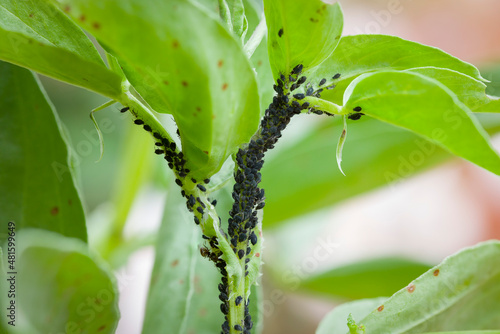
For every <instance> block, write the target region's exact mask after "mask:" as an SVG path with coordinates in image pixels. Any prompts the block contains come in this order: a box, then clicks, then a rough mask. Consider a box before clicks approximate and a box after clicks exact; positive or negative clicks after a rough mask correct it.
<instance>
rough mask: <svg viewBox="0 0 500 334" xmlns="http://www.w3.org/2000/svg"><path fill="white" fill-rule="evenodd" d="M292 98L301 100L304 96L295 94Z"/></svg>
mask: <svg viewBox="0 0 500 334" xmlns="http://www.w3.org/2000/svg"><path fill="white" fill-rule="evenodd" d="M293 97H294V98H296V99H297V100H302V99H303V98H305V97H306V96H305V95H304V94H295V95H294V96H293Z"/></svg>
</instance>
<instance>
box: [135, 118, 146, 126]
mask: <svg viewBox="0 0 500 334" xmlns="http://www.w3.org/2000/svg"><path fill="white" fill-rule="evenodd" d="M134 123H135V124H137V125H142V124H144V121H143V120H142V119H136V120H135V121H134Z"/></svg>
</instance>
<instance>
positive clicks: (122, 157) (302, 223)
mask: <svg viewBox="0 0 500 334" xmlns="http://www.w3.org/2000/svg"><path fill="white" fill-rule="evenodd" d="M341 4H342V7H343V9H344V14H345V29H344V34H360V33H369V34H373V33H376V34H378V33H381V34H389V35H395V36H400V37H402V38H405V39H409V40H413V41H417V42H420V43H424V44H427V45H431V46H435V47H439V48H441V49H443V50H444V51H446V52H448V53H451V54H452V55H454V56H456V57H458V58H461V59H463V60H465V61H468V62H471V63H473V64H474V65H476V66H477V67H479V68H480V69H481V71H482V74H483V77H485V78H486V79H488V80H490V81H491V82H490V83H489V84H488V93H489V94H492V95H497V96H499V95H500V39H499V37H498V36H500V20H499V19H498V13H500V2H499V1H496V0H475V1H467V0H419V1H415V0H413V1H412V0H370V1H362V0H345V1H341ZM43 81H44V84H45V87H46V89H47V91H48V94H49V95H50V97H51V99H52V102H53V103H54V105H55V106H56V108H57V110H58V113H59V115H60V117H61V119H62V121H63V123H64V124H65V126H66V128H67V130H68V133H69V137H70V138H71V142H72V143H71V145H72V147H73V156H74V165H75V166H76V167H77V172H78V183H79V188H80V190H81V192H82V194H83V199H84V205H85V209H86V213H87V218H88V225H89V230H90V243H91V245H92V247H93V248H94V249H97V250H98V251H99V252H101V255H102V256H103V257H105V258H107V259H108V260H109V261H110V263H111V264H112V265H113V266H114V268H115V270H116V274H117V277H118V280H119V285H120V290H121V296H120V308H121V313H122V319H121V321H120V325H119V328H118V331H117V333H119V334H134V333H140V331H141V325H142V319H143V317H144V310H145V303H146V297H147V291H148V285H149V278H150V273H151V269H152V266H153V262H154V247H153V246H152V245H153V243H154V240H155V239H154V235H155V231H156V230H157V228H158V226H159V224H160V221H161V216H162V211H163V206H164V202H165V196H166V194H165V191H164V189H165V186H166V185H167V184H168V183H169V182H170V176H169V174H168V170H167V169H166V167H165V166H164V164H163V160H162V159H161V158H158V157H155V156H154V155H153V154H151V148H152V146H153V143H152V141H151V140H150V138H149V137H148V136H147V134H146V133H145V132H144V131H141V130H140V129H138V128H134V127H133V126H132V125H131V124H132V122H131V121H130V118H129V117H130V116H128V115H123V114H120V113H119V112H118V110H119V108H120V106H113V107H110V108H107V109H105V110H103V111H100V112H99V113H98V114H96V118H97V120H98V123H99V124H100V127H101V130H102V131H103V135H104V143H105V150H104V156H103V158H102V159H101V160H100V161H99V162H96V160H98V159H99V141H98V136H97V132H96V131H95V129H94V126H93V124H92V122H91V120H90V118H89V117H88V115H89V112H90V110H91V109H93V108H95V107H97V106H99V105H100V104H102V103H104V102H106V101H105V100H104V99H103V98H101V97H99V96H97V95H95V94H93V93H90V92H87V91H84V90H82V89H79V88H75V87H71V86H68V85H64V84H60V83H57V82H55V81H53V80H50V79H46V78H43ZM310 118H311V117H307V118H303V119H301V120H300V121H299V120H295V122H292V123H293V124H292V126H291V127H290V129H287V131H286V133H285V135H284V137H283V139H282V141H281V142H280V143H279V144H278V145H277V148H276V152H273V153H272V154H271V155H270V156H269V158H268V159H267V160H268V161H267V166H265V169H264V171H263V182H264V186H265V187H266V194H267V197H268V199H269V200H268V205H267V206H266V210H265V213H264V229H265V232H264V233H265V250H264V252H265V253H264V262H265V265H264V277H263V281H262V286H263V288H264V300H265V303H264V308H263V315H264V319H265V333H266V334H271V333H273V334H282V333H283V334H284V333H287V334H294V333H301V334H304V333H314V331H315V329H316V327H317V325H318V323H319V321H320V320H321V318H322V317H323V316H324V315H325V314H326V313H328V312H329V311H330V310H332V309H333V308H334V307H335V306H336V305H338V304H339V303H342V302H344V301H348V300H350V299H352V298H359V297H362V296H366V297H371V295H370V293H371V292H370V291H374V292H373V293H375V294H376V293H379V291H380V289H381V288H380V285H384V286H386V285H387V286H393V291H390V290H388V291H387V292H388V293H392V292H395V291H396V290H398V289H399V288H403V287H404V286H405V284H401V282H404V280H405V279H406V276H405V275H408V273H412V275H413V277H416V276H418V275H419V274H420V273H423V272H424V271H425V270H426V268H427V267H428V266H432V265H435V264H437V263H439V262H440V261H441V260H443V259H444V258H445V257H446V256H448V255H451V254H453V253H454V252H456V251H458V250H459V249H461V248H463V247H467V246H471V245H474V244H476V243H478V242H480V241H483V240H488V239H500V205H499V204H498V203H500V201H499V200H500V178H498V177H497V176H495V175H493V174H491V173H489V172H486V171H484V170H482V169H480V168H479V167H476V166H474V165H472V164H470V163H468V162H465V161H463V160H459V159H457V158H452V157H451V156H450V155H448V154H446V153H443V152H441V151H440V150H437V149H432V152H431V153H428V152H427V151H426V150H425V149H421V150H420V152H421V153H418V151H404V150H403V151H401V153H400V154H397V153H394V152H397V150H396V151H394V152H393V153H392V154H393V155H392V156H391V159H393V160H394V164H393V168H394V171H399V172H398V173H397V175H398V180H397V181H392V178H391V177H390V176H388V174H384V173H383V172H380V175H378V179H377V180H376V182H375V181H373V180H371V181H370V180H367V179H366V178H364V177H363V175H364V174H365V175H366V174H369V173H368V171H369V170H370V169H371V168H372V166H370V165H364V166H359V165H357V166H356V165H355V163H356V162H357V161H363V160H362V159H361V160H359V159H357V158H356V157H359V156H360V155H368V154H371V153H373V152H368V150H367V149H366V148H364V147H366V145H369V144H370V143H373V142H376V141H377V140H379V139H380V136H386V137H385V138H387V140H388V141H389V142H390V141H391V140H392V139H391V138H393V137H391V129H390V127H387V126H382V125H381V127H380V131H378V132H370V133H366V132H365V129H366V127H367V126H368V124H369V123H368V122H369V120H368V121H367V120H363V119H362V120H360V121H359V123H355V124H354V123H353V124H350V127H349V135H348V139H347V143H346V145H345V147H344V152H345V153H344V165H343V166H344V171H345V173H346V175H347V176H345V177H344V176H341V175H340V172H339V171H338V169H337V167H336V163H335V146H336V142H337V139H338V136H339V135H340V132H341V128H340V126H339V124H338V122H332V121H331V119H324V118H321V119H320V118H316V119H310ZM481 120H482V121H483V122H485V123H487V124H490V125H491V124H493V125H492V126H491V128H492V129H493V130H492V131H496V132H498V129H496V128H495V124H500V115H494V116H490V117H483V118H481ZM164 121H165V122H167V123H168V122H170V120H169V118H168V117H166V118H165V119H164ZM326 123H328V124H326ZM495 129H496V130H495ZM493 137H494V139H493V140H494V144H495V145H496V148H497V149H498V150H500V136H498V135H497V136H495V135H493ZM311 138H319V139H317V140H313V139H311ZM377 138H378V139H377ZM406 140H408V141H409V142H413V141H415V140H417V139H416V137H408V138H406ZM306 144H308V145H309V146H307V145H306ZM313 145H315V146H313ZM131 147H135V149H134V150H133V151H131V152H130V148H131ZM417 147H418V146H417ZM137 148H143V149H137ZM429 150H431V149H429ZM415 152H417V153H415ZM429 152H430V151H429ZM379 153H380V154H381V158H380V159H382V160H383V159H384V156H383V154H388V153H387V152H385V151H383V152H382V151H381V152H379ZM422 153H423V154H422ZM394 154H396V155H394ZM412 154H413V155H412ZM304 159H309V160H307V164H304V163H303V162H304ZM415 159H417V160H415ZM314 173H319V174H321V173H324V175H325V183H324V184H323V185H322V184H319V185H314V186H311V187H309V188H307V187H305V186H302V188H297V189H296V188H294V184H295V183H294V181H295V180H290V179H289V177H295V178H303V179H304V180H306V181H307V180H308V178H307V177H308V175H310V174H314ZM321 175H322V174H321ZM337 179H338V180H342V181H341V182H333V181H335V180H337ZM372 181H373V182H372ZM391 181H392V182H391ZM307 182H308V181H307ZM366 183H370V184H371V185H370V186H366V187H363V185H365V184H366ZM372 183H373V184H372ZM364 188H371V189H369V191H363V192H362V193H360V192H361V191H353V190H352V189H364ZM124 189H128V190H127V191H126V193H124V192H125V191H124ZM315 189H320V190H321V191H316V190H315ZM301 196H302V197H301ZM301 201H302V202H304V203H307V204H304V207H301V205H300V203H301ZM287 203H289V205H290V206H289V207H287ZM315 203H317V205H314V204H315ZM313 209H318V210H313ZM267 212H269V214H268V216H266V214H267ZM289 212H291V213H289ZM297 214H298V216H297ZM266 217H269V223H268V221H267V220H266ZM280 217H282V218H280ZM122 228H124V234H123V236H122V235H121V233H120V231H121V229H122ZM104 234H107V235H112V236H114V238H115V245H114V246H116V247H114V248H113V252H111V251H110V250H109V247H110V246H109V245H108V244H107V245H103V242H102V240H101V239H100V237H101V236H102V235H104ZM325 245H326V246H325ZM318 247H319V248H318ZM318 249H319V250H318ZM363 261H382V262H381V263H382V264H383V266H382V268H384V269H383V270H382V271H381V272H378V271H377V268H378V267H380V266H377V265H376V264H377V262H373V263H374V265H373V266H374V269H373V272H372V274H373V275H374V276H373V277H374V278H373V279H371V277H372V276H369V275H368V276H367V274H366V272H361V273H360V272H357V271H356V270H357V269H356V268H357V267H356V264H357V263H360V262H361V263H363ZM384 261H385V262H384ZM398 261H399V262H398ZM401 261H403V262H401ZM402 263H403V264H402ZM405 265H406V266H407V267H408V268H407V270H406V271H405V272H406V274H405V275H403V274H401V275H399V271H398V270H399V269H398V268H401V266H403V267H404V266H405ZM391 266H393V267H394V270H393V271H391V270H390V268H391ZM365 267H366V266H365ZM336 269H337V270H336ZM384 271H385V272H384ZM321 272H331V273H332V277H331V279H329V280H323V281H318V280H316V281H315V280H314V279H313V280H311V277H316V276H317V275H318V273H321ZM398 275H399V276H400V277H399V276H398ZM391 280H393V281H391ZM409 280H411V278H410V279H409ZM409 280H408V281H409ZM391 282H392V284H393V285H391V284H389V283H391ZM394 284H395V286H394ZM397 284H399V285H397Z"/></svg>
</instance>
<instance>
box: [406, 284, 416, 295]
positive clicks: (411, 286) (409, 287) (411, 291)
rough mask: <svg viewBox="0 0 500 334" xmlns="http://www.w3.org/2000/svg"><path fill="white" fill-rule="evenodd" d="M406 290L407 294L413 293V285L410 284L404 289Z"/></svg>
mask: <svg viewBox="0 0 500 334" xmlns="http://www.w3.org/2000/svg"><path fill="white" fill-rule="evenodd" d="M406 290H408V292H409V293H413V291H415V285H413V284H410V285H408V286H407V287H406Z"/></svg>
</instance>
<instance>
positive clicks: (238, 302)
mask: <svg viewBox="0 0 500 334" xmlns="http://www.w3.org/2000/svg"><path fill="white" fill-rule="evenodd" d="M242 301H243V297H241V296H238V297H236V299H235V300H234V303H235V304H236V306H238V305H240V304H241V302H242Z"/></svg>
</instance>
